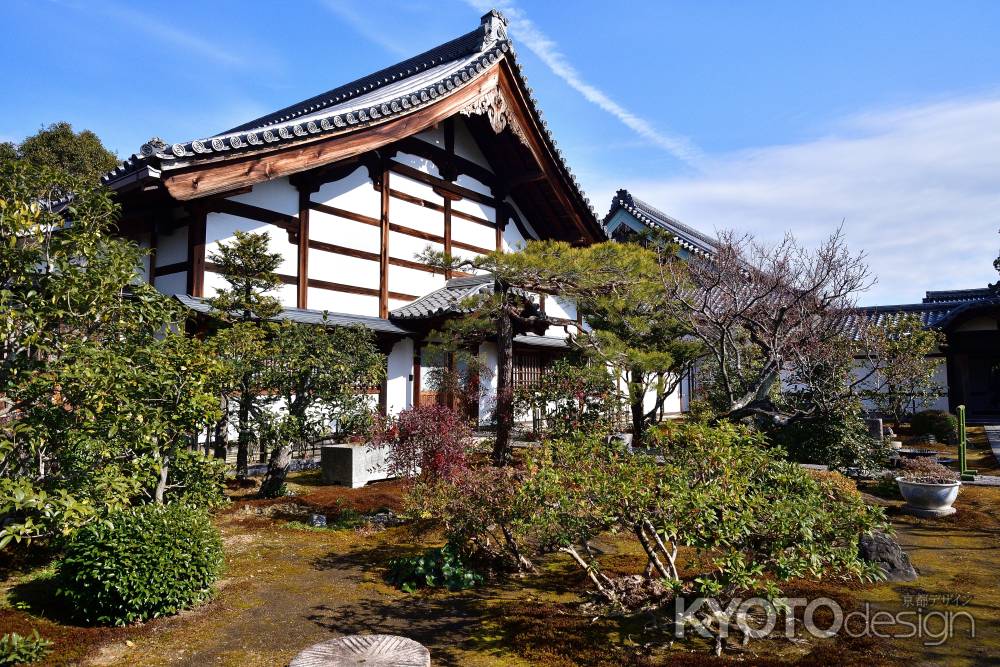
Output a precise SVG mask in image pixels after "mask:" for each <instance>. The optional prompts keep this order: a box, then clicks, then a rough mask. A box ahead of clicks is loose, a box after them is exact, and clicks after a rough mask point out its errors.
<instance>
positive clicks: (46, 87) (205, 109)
mask: <svg viewBox="0 0 1000 667" xmlns="http://www.w3.org/2000/svg"><path fill="white" fill-rule="evenodd" d="M494 4H496V5H498V6H499V7H500V8H501V9H503V10H504V11H505V12H506V13H507V14H508V16H509V18H510V19H511V29H510V32H511V34H512V36H513V38H514V40H515V42H516V44H517V49H518V54H519V58H520V59H521V61H522V63H523V66H524V69H525V70H526V72H527V74H528V77H529V82H530V84H531V85H532V87H533V88H534V90H535V94H536V96H537V97H538V98H539V100H540V103H541V107H542V108H543V110H544V111H545V115H546V118H547V120H548V121H549V124H550V127H551V128H552V130H553V132H554V134H555V136H556V138H557V139H558V141H559V143H560V146H561V147H562V148H563V150H564V152H565V153H566V155H567V158H568V160H569V162H570V164H571V166H572V167H573V168H574V170H575V171H576V172H577V174H578V175H579V176H580V178H581V180H582V182H583V184H584V186H585V188H586V189H587V190H588V192H589V193H590V195H591V199H592V200H593V201H594V202H595V203H596V206H597V208H598V210H599V212H600V213H603V212H604V211H605V210H606V208H607V206H608V203H609V201H610V196H611V194H612V193H613V192H614V190H615V189H616V188H618V187H621V186H627V187H629V189H630V190H632V191H633V193H635V194H636V195H637V196H639V197H642V198H644V199H646V200H648V201H650V202H651V203H653V204H655V205H657V206H658V207H660V208H661V209H663V210H665V211H667V212H668V213H670V214H672V215H675V216H676V217H678V218H680V219H681V220H684V221H685V222H687V223H688V224H691V225H694V226H696V227H698V228H701V229H703V230H705V231H707V232H712V231H713V230H716V229H727V228H733V229H737V230H740V231H746V232H752V233H754V234H756V235H758V236H760V237H763V238H765V239H772V238H777V237H779V236H780V235H781V234H783V233H784V232H785V231H792V232H793V233H795V234H796V235H797V236H798V237H800V238H801V239H802V240H803V241H804V242H806V243H815V242H817V241H818V240H819V239H820V238H822V237H823V236H824V235H826V234H828V233H829V232H831V231H832V230H833V229H834V228H835V227H836V226H837V225H839V224H841V223H842V222H843V225H844V228H845V230H846V232H847V235H848V241H849V243H850V244H851V245H852V247H854V248H856V249H858V250H865V251H866V252H867V253H868V256H869V261H870V263H871V265H872V268H873V270H874V272H875V273H876V274H877V275H878V276H879V283H878V284H877V285H876V287H875V288H874V289H873V290H872V291H871V292H869V293H868V294H866V295H864V296H863V297H862V302H864V303H888V302H905V301H914V300H918V299H919V298H920V296H921V295H922V292H923V291H924V290H926V289H946V288H960V287H974V286H981V285H984V284H985V283H986V282H987V281H991V280H993V279H995V278H996V275H995V273H994V272H993V271H992V268H991V262H992V259H993V258H994V257H995V256H996V255H997V248H998V245H1000V239H998V237H997V235H996V232H997V229H998V228H1000V67H998V64H1000V39H997V34H1000V3H996V2H961V1H952V2H937V3H931V2H917V1H914V0H911V1H908V2H889V1H885V2H849V1H846V0H839V1H838V2H835V3H827V2H824V3H821V2H801V1H800V2H705V1H702V2H694V1H693V0H692V1H690V2H647V3H638V2H635V3H633V2H619V3H615V4H614V5H611V6H609V4H608V3H607V2H598V1H596V0H585V1H577V2H573V3H561V2H559V3H557V2H530V1H528V0H519V1H518V2H497V3H494ZM489 5H490V3H488V2H487V3H483V2H480V1H479V0H469V1H463V0H437V1H431V0H427V1H419V0H418V1H416V2H406V3H402V2H388V1H370V2H348V1H341V0H298V1H294V2H283V3H265V2H251V1H249V0H244V1H242V2H223V1H214V2H180V1H174V2H157V1H146V2H142V3H139V2H132V3H130V2H124V1H122V0H119V1H118V2H97V1H93V2H82V1H79V0H58V1H36V0H8V1H7V2H6V3H5V4H4V16H3V18H4V29H5V38H4V39H3V40H0V55H2V56H3V57H4V62H7V63H8V64H9V66H8V68H7V70H6V71H5V73H4V74H5V76H4V86H3V88H4V99H5V101H6V104H3V105H2V107H0V140H15V141H16V140H19V139H20V138H22V137H23V136H25V135H27V134H30V133H32V132H34V131H35V130H37V129H38V127H39V126H40V125H41V124H43V123H50V122H53V121H57V120H68V121H70V122H72V123H73V124H74V126H76V127H77V128H78V129H81V128H89V129H92V130H94V131H95V132H97V133H98V134H99V135H100V136H101V137H102V138H103V139H104V141H105V143H106V144H107V145H108V146H109V147H111V148H112V149H114V150H116V151H117V152H118V154H119V156H122V157H124V156H127V155H128V154H131V153H132V152H135V151H136V150H137V149H138V147H139V145H141V144H142V143H143V142H144V141H145V140H147V139H148V138H149V137H151V136H154V135H157V136H160V137H162V138H164V139H166V140H167V141H181V140H185V139H191V138H195V137H199V136H204V135H206V134H209V133H212V132H215V131H219V130H223V129H226V128H228V127H230V126H232V125H235V124H237V123H240V122H242V121H245V120H248V119H250V118H252V117H254V116H257V115H260V114H262V113H265V112H267V111H270V110H273V109H275V108H278V107H281V106H284V105H286V104H289V103H291V102H294V101H297V100H299V99H302V98H305V97H309V96H311V95H314V94H316V93H318V92H321V91H323V90H326V89H328V88H331V87H333V86H335V85H337V84H340V83H343V82H346V81H348V80H350V79H352V78H355V77H357V76H360V75H363V74H367V73H369V72H371V71H374V70H376V69H378V68H381V67H383V66H386V65H389V64H391V63H393V62H396V61H398V60H400V59H402V58H404V57H406V56H408V55H412V54H414V53H417V52H419V51H421V50H424V49H426V48H429V47H431V46H434V45H436V44H438V43H440V42H442V41H445V40H447V39H450V38H451V37H454V36H457V35H459V34H461V33H463V32H466V31H468V30H470V29H471V28H472V27H474V26H475V25H476V24H477V22H478V17H479V16H480V15H481V14H482V13H483V7H486V6H489ZM10 64H16V65H17V66H16V67H11V66H10Z"/></svg>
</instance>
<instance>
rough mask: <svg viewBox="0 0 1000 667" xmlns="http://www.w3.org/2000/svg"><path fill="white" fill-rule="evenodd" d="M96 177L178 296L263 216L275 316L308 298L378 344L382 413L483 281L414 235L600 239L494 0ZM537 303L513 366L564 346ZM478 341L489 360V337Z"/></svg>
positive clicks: (152, 267) (186, 299) (395, 404)
mask: <svg viewBox="0 0 1000 667" xmlns="http://www.w3.org/2000/svg"><path fill="white" fill-rule="evenodd" d="M104 180H105V183H106V184H107V185H108V186H109V187H111V188H112V189H113V190H114V191H115V193H116V195H117V198H118V200H119V201H120V203H121V205H122V218H121V222H120V226H119V228H120V230H121V233H122V234H124V235H126V236H128V237H130V238H133V239H135V240H136V241H138V242H139V243H140V244H141V245H142V246H144V247H146V248H149V249H150V255H149V258H148V261H147V266H146V267H145V277H146V279H147V280H148V281H149V282H150V283H152V284H153V285H154V286H155V287H156V288H157V289H159V290H160V291H162V292H164V293H166V294H170V295H177V298H178V299H180V300H181V301H182V302H183V303H185V304H186V305H187V306H188V307H190V308H191V309H192V310H193V311H196V312H202V313H207V312H208V311H209V308H208V306H207V304H205V303H204V301H203V300H202V299H203V298H204V297H207V296H211V295H212V294H214V292H215V290H216V288H219V287H222V286H224V285H225V283H224V281H223V279H222V277H221V275H220V274H219V273H218V271H217V270H218V267H217V266H215V265H214V264H213V263H212V261H211V257H212V255H213V253H214V252H215V251H216V250H217V248H218V245H219V244H220V243H225V242H228V241H230V240H232V239H233V235H234V232H235V231H237V230H242V231H247V232H264V231H266V232H269V236H270V250H271V251H272V252H276V253H280V254H281V256H282V257H283V261H282V263H281V266H280V267H279V269H278V274H279V276H280V279H281V281H282V283H283V286H282V289H281V292H280V295H279V296H280V298H281V300H282V302H283V304H284V305H285V306H286V310H285V312H284V313H282V315H281V317H282V318H286V319H292V320H294V321H300V322H320V321H324V319H323V313H324V312H326V313H328V316H327V318H326V320H325V321H327V323H328V324H331V325H361V326H364V327H367V328H369V329H370V330H372V331H373V332H374V333H375V335H376V336H377V338H378V341H379V344H380V346H381V347H382V349H383V350H384V351H385V352H386V354H387V355H388V378H387V381H386V383H385V386H384V387H382V388H381V392H380V396H379V399H380V401H381V403H382V406H383V408H384V409H385V410H387V411H388V412H390V413H395V412H398V411H399V410H402V409H404V408H406V407H409V406H412V405H414V404H417V403H419V402H420V401H421V395H422V394H423V395H424V400H430V399H431V398H432V397H431V396H427V392H428V391H430V388H428V387H427V386H426V383H425V382H422V379H421V378H422V377H424V378H426V375H427V371H428V367H433V366H434V365H435V364H441V363H442V361H441V360H440V359H434V358H430V357H428V355H427V354H426V351H425V350H424V349H423V344H424V343H425V335H426V333H427V332H428V331H429V330H431V329H432V328H433V327H434V326H435V325H436V324H438V323H439V322H440V321H441V319H442V318H443V317H447V316H451V315H454V314H457V309H458V307H459V304H460V302H461V299H462V298H463V297H465V296H468V295H469V294H472V293H475V292H476V290H483V289H492V283H491V282H490V281H489V280H487V279H485V278H484V277H480V276H474V275H466V274H461V273H459V272H457V271H454V272H443V271H441V270H439V269H436V268H433V267H430V266H427V265H425V264H422V263H420V262H419V261H418V260H417V259H416V257H417V255H418V254H419V253H420V252H421V251H423V250H424V249H425V248H426V247H428V246H429V247H431V248H432V249H435V250H439V251H445V252H448V253H451V254H452V255H454V256H457V257H463V258H464V257H474V256H476V255H480V254H482V253H487V252H491V251H496V250H501V251H507V250H510V249H514V248H516V247H518V246H519V245H520V244H523V243H524V242H525V241H526V240H530V239H558V240H564V241H568V242H571V243H574V244H588V243H592V242H595V241H599V240H603V239H604V238H605V233H604V229H603V227H602V225H601V223H600V221H599V220H598V218H597V216H596V214H595V213H594V211H593V209H592V208H591V206H590V203H589V201H588V200H587V198H586V197H585V196H584V193H583V192H582V190H581V188H580V186H579V184H578V183H577V181H576V178H575V177H574V176H573V174H572V172H571V171H570V169H569V167H568V166H567V165H566V163H565V162H564V160H563V157H562V154H561V152H560V151H559V149H558V148H557V146H556V142H555V140H554V139H553V138H552V136H551V135H550V133H549V131H548V130H547V128H546V123H545V121H544V120H543V119H542V114H541V111H540V110H539V109H538V106H537V104H536V100H535V99H534V97H533V96H532V94H531V89H530V88H529V87H528V86H527V84H526V82H525V78H524V75H523V73H522V71H521V68H520V66H519V65H518V62H517V59H516V57H515V54H514V50H513V46H512V44H511V42H510V40H509V39H508V37H507V32H506V20H505V19H504V18H503V16H502V15H500V14H499V13H497V12H495V11H492V12H490V13H488V14H486V15H485V16H483V17H482V20H481V22H480V24H479V26H477V27H476V29H475V30H473V31H471V32H469V33H467V34H465V35H462V36H461V37H458V38H457V39H454V40H452V41H450V42H447V43H445V44H442V45H440V46H438V47H436V48H433V49H431V50H430V51H427V52H425V53H422V54H420V55H417V56H414V57H413V58H410V59H408V60H405V61H403V62H401V63H398V64H396V65H393V66H391V67H387V68H385V69H383V70H380V71H378V72H375V73H374V74H371V75H369V76H366V77H363V78H361V79H358V80H356V81H352V82H350V83H348V84H345V85H342V86H339V87H337V88H334V89H332V90H329V91H327V92H324V93H322V94H320V95H316V96H315V97H311V98H309V99H307V100H303V101H302V102H299V103H297V104H293V105H291V106H288V107H285V108H283V109H280V110H278V111H275V112H274V113H271V114H268V115H266V116H263V117H261V118H257V119H255V120H251V121H249V122H247V123H244V124H242V125H240V126H238V127H234V128H232V129H231V130H228V131H226V132H223V133H221V134H207V135H204V136H203V137H201V138H195V139H191V140H188V141H183V142H178V143H166V142H163V141H161V140H159V139H153V140H150V141H149V142H148V143H146V144H145V145H143V146H142V149H141V151H140V153H139V154H137V155H133V156H132V157H131V158H129V159H128V160H126V161H125V162H124V163H122V164H121V165H120V166H119V167H118V168H117V169H115V170H114V171H113V172H111V173H109V174H108V175H107V176H106V177H105V179H104ZM539 301H540V304H539V306H540V307H542V308H544V309H545V312H546V314H547V316H549V317H550V318H551V319H552V320H553V321H554V323H555V325H554V326H552V327H551V328H550V330H548V331H544V332H520V334H519V335H518V336H517V337H516V339H515V350H514V365H515V377H516V378H518V377H521V378H530V377H531V376H532V375H533V374H537V373H538V372H541V370H542V369H543V368H544V366H545V365H546V364H547V363H548V362H549V360H550V359H551V358H552V357H553V356H554V355H558V354H560V353H561V352H562V351H564V350H565V348H566V326H560V324H561V323H562V324H563V325H569V324H572V323H575V322H576V321H577V314H576V311H575V308H574V307H573V304H572V303H569V302H567V301H565V300H562V299H560V298H558V296H557V295H549V296H548V297H547V298H540V299H539ZM479 354H480V357H481V358H483V359H485V361H486V362H487V366H488V367H489V366H490V365H491V364H492V367H494V368H495V365H496V345H495V344H494V343H493V342H491V341H486V342H482V343H481V345H480V346H479ZM493 382H494V383H495V374H494V380H493ZM488 391H489V387H484V388H483V392H484V394H487V393H488ZM486 403H488V401H486V402H484V403H483V404H484V405H485V404H486ZM484 409H485V408H484ZM481 416H482V415H481Z"/></svg>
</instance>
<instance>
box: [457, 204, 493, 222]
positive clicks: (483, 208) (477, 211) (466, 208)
mask: <svg viewBox="0 0 1000 667" xmlns="http://www.w3.org/2000/svg"><path fill="white" fill-rule="evenodd" d="M451 210H453V211H461V212H462V213H468V214H469V215H474V216H476V217H477V218H482V219H483V220H486V221H487V222H493V221H494V220H496V219H497V212H496V209H495V208H493V207H492V206H489V205H487V204H480V203H479V202H476V201H472V200H471V199H457V200H455V201H453V202H452V203H451Z"/></svg>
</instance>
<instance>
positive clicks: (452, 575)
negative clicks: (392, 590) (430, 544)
mask: <svg viewBox="0 0 1000 667" xmlns="http://www.w3.org/2000/svg"><path fill="white" fill-rule="evenodd" d="M386 578H387V580H388V581H389V583H391V584H393V585H394V586H398V587H399V588H400V589H402V590H404V591H406V592H407V593H413V592H414V591H416V590H417V589H418V588H425V587H426V588H447V589H448V590H449V591H460V590H465V589H466V588H475V587H476V586H478V585H479V584H481V583H482V582H483V575H481V574H480V573H478V572H476V571H475V570H473V569H471V568H470V567H468V566H467V565H466V564H465V563H463V562H462V559H461V557H460V556H459V553H458V550H457V549H456V548H455V547H453V546H452V545H451V544H446V545H445V546H443V547H439V548H437V549H429V550H427V551H425V552H424V553H423V555H420V556H410V557H406V558H394V559H392V560H391V561H389V574H388V575H387V577H386Z"/></svg>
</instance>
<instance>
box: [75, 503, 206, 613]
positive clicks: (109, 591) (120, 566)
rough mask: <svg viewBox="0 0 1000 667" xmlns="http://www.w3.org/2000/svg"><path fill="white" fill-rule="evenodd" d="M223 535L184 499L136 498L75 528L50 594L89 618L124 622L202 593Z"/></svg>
mask: <svg viewBox="0 0 1000 667" xmlns="http://www.w3.org/2000/svg"><path fill="white" fill-rule="evenodd" d="M221 569H222V540H221V537H220V535H219V531H218V529H217V528H216V527H215V526H213V525H212V522H211V521H210V519H209V517H208V514H207V513H206V512H205V511H204V510H201V509H198V508H195V507H191V506H189V505H179V504H177V505H166V506H163V505H142V506H139V507H136V508H133V509H128V510H125V511H121V512H115V513H113V514H111V515H110V517H109V520H108V521H106V522H100V523H95V524H92V525H89V526H87V527H85V528H83V529H82V530H80V531H79V532H78V533H77V534H76V535H75V536H74V537H73V539H72V540H71V541H70V543H69V545H68V547H67V549H66V554H65V556H64V557H63V559H62V560H61V561H60V562H59V564H58V566H57V570H56V581H57V589H56V595H57V596H59V597H61V598H62V599H63V600H64V601H65V602H66V603H67V605H66V606H67V608H68V609H70V610H72V614H73V616H74V618H75V619H76V620H78V621H81V622H83V623H87V624H100V625H126V624H129V623H135V622H137V621H145V620H148V619H150V618H155V617H157V616H167V615H170V614H175V613H177V612H179V611H181V610H182V609H185V608H187V607H190V606H192V605H194V604H197V603H199V602H201V601H203V600H205V599H207V598H208V597H209V596H210V595H211V592H212V588H211V586H212V583H213V582H214V581H215V580H216V579H217V578H218V576H219V574H220V572H221Z"/></svg>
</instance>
